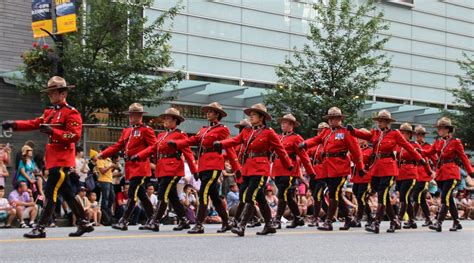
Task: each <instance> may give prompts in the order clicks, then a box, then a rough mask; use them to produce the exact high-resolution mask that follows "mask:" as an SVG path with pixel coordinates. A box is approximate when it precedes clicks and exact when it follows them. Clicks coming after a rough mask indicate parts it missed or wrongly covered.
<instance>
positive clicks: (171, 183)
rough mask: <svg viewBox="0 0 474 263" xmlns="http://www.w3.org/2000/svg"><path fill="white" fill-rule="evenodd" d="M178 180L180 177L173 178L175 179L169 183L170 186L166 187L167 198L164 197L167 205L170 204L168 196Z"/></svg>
mask: <svg viewBox="0 0 474 263" xmlns="http://www.w3.org/2000/svg"><path fill="white" fill-rule="evenodd" d="M176 178H178V176H175V177H173V179H172V180H171V181H170V182H169V184H168V186H167V187H166V191H165V196H164V200H165V203H168V201H169V198H168V196H169V194H170V191H171V186H173V184H174V181H176Z"/></svg>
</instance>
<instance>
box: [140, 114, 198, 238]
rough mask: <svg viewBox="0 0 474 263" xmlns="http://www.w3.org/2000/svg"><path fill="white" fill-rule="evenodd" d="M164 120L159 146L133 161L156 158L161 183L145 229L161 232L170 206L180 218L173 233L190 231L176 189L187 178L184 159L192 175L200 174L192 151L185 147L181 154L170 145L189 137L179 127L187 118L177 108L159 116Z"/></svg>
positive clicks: (156, 172) (142, 153)
mask: <svg viewBox="0 0 474 263" xmlns="http://www.w3.org/2000/svg"><path fill="white" fill-rule="evenodd" d="M158 117H159V118H161V119H162V120H163V126H164V127H165V129H166V130H165V131H164V132H161V133H159V134H158V135H157V136H156V140H157V142H156V144H155V145H153V146H150V147H148V148H147V149H145V150H143V151H141V152H139V153H138V154H136V155H134V156H132V157H131V160H132V161H139V160H146V159H148V158H149V157H150V156H151V155H155V157H156V162H157V163H156V169H155V176H156V177H157V178H159V182H158V184H159V185H158V204H157V206H156V207H157V208H156V210H155V213H154V214H153V218H151V219H150V220H149V221H148V222H147V224H145V226H144V227H143V228H144V229H148V230H152V231H156V232H157V231H159V230H160V220H161V218H162V217H163V215H164V214H165V212H166V209H167V208H168V204H169V203H171V205H172V206H173V208H174V211H175V212H176V215H178V221H179V224H178V226H177V227H175V228H173V230H174V231H181V230H183V229H189V228H190V225H189V220H188V219H187V218H186V211H185V209H184V206H183V205H182V204H181V202H180V201H179V197H178V192H177V189H176V185H177V184H178V182H179V180H180V179H181V177H183V176H184V160H183V156H184V159H186V162H187V163H188V166H189V169H190V171H191V173H193V174H195V173H197V168H196V165H195V164H194V155H193V152H192V151H191V149H190V148H189V147H184V148H182V149H181V150H179V151H178V150H176V148H171V147H169V146H168V144H167V142H168V141H170V140H185V139H187V138H188V136H187V135H186V133H184V132H182V131H180V130H179V129H177V128H176V127H177V126H178V125H179V124H180V123H182V122H184V118H183V117H182V116H181V115H180V113H179V111H178V110H177V109H175V108H169V109H167V110H166V111H165V113H163V114H161V115H160V116H158Z"/></svg>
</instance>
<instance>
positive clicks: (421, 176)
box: [416, 142, 438, 182]
mask: <svg viewBox="0 0 474 263" xmlns="http://www.w3.org/2000/svg"><path fill="white" fill-rule="evenodd" d="M430 148H431V144H429V143H427V142H423V143H422V144H421V149H422V150H429V149H430ZM422 155H423V156H424V154H422ZM425 161H426V162H427V163H428V164H429V163H431V164H432V166H433V165H434V164H436V162H437V161H438V158H437V156H436V154H433V155H432V156H430V157H425ZM416 180H417V181H418V182H429V181H431V175H430V174H428V172H427V171H426V168H425V167H423V166H421V165H419V166H418V177H417V178H416Z"/></svg>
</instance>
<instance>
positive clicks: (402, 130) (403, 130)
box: [399, 129, 415, 133]
mask: <svg viewBox="0 0 474 263" xmlns="http://www.w3.org/2000/svg"><path fill="white" fill-rule="evenodd" d="M399 131H401V132H409V133H415V132H414V131H410V130H405V129H399Z"/></svg>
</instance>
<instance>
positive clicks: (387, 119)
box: [372, 117, 396, 122]
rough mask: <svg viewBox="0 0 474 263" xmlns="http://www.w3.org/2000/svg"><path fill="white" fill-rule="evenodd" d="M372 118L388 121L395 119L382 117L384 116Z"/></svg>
mask: <svg viewBox="0 0 474 263" xmlns="http://www.w3.org/2000/svg"><path fill="white" fill-rule="evenodd" d="M372 120H374V121H380V120H382V121H389V122H395V121H396V120H395V119H392V118H384V117H373V118H372Z"/></svg>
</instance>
